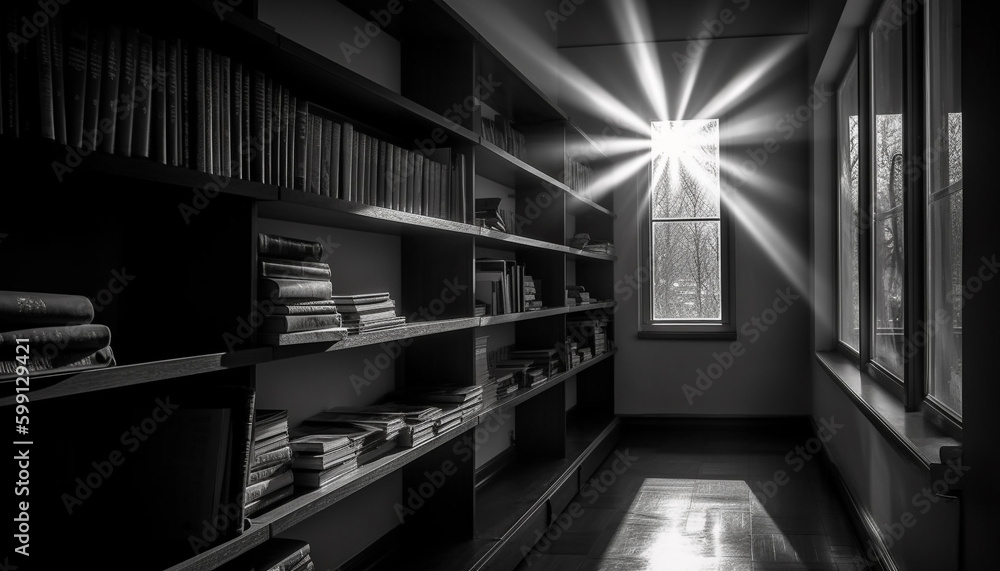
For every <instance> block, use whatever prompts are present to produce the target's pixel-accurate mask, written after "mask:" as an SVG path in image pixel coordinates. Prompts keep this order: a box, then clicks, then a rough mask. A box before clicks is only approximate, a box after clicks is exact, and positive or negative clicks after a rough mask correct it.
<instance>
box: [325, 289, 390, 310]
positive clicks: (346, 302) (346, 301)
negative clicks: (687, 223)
mask: <svg viewBox="0 0 1000 571" xmlns="http://www.w3.org/2000/svg"><path fill="white" fill-rule="evenodd" d="M330 299H331V300H333V301H335V302H337V305H338V306H341V307H347V306H350V305H367V304H371V303H383V302H386V301H389V299H390V297H389V294H388V293H387V292H383V293H358V294H338V295H334V296H332V297H331V298H330Z"/></svg>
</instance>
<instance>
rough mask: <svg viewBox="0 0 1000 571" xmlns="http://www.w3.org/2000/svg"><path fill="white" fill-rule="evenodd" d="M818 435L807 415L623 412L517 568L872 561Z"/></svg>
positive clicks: (681, 568) (833, 565)
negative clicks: (612, 442) (666, 420)
mask: <svg viewBox="0 0 1000 571" xmlns="http://www.w3.org/2000/svg"><path fill="white" fill-rule="evenodd" d="M811 437H812V434H811V433H810V431H809V430H808V427H807V426H806V425H804V424H802V423H792V424H789V423H774V422H750V423H744V422H737V421H721V422H719V423H708V422H703V423H695V422H693V423H689V424H685V425H683V426H677V425H672V426H671V427H669V428H667V427H665V426H663V425H662V424H661V425H648V424H643V425H638V424H632V423H629V424H626V427H625V431H624V435H623V438H622V440H621V443H620V444H619V446H618V452H617V453H613V454H612V455H611V457H609V458H608V460H607V461H606V462H605V463H604V465H603V466H602V467H601V468H600V469H599V470H598V471H597V472H596V473H595V478H594V479H591V480H590V482H589V483H588V486H587V487H586V488H585V489H584V490H583V491H582V492H581V493H580V494H579V495H578V496H577V497H576V498H574V499H573V502H571V503H570V506H569V508H567V510H566V511H565V512H563V515H562V516H560V518H559V519H558V520H557V521H556V522H555V523H554V524H553V525H552V527H550V528H549V531H548V533H547V534H546V535H545V536H543V537H542V538H541V539H540V540H539V542H538V543H537V544H536V545H535V546H534V549H533V550H531V551H530V552H528V555H527V557H526V558H525V560H524V561H522V563H521V565H520V566H519V567H518V570H519V571H526V570H531V571H546V570H551V569H556V570H560V571H578V570H581V571H582V570H586V571H590V570H607V571H611V570H615V571H617V570H629V571H636V570H646V569H650V570H654V569H655V570H658V571H659V570H678V571H701V570H718V571H723V570H724V571H751V570H770V569H782V570H790V569H806V570H823V571H827V570H829V571H845V570H855V569H867V567H866V565H865V562H864V560H863V558H862V556H861V551H860V550H859V549H858V543H857V541H856V538H855V536H854V535H853V533H852V531H851V527H850V523H849V521H848V519H847V516H846V514H845V511H844V508H843V506H842V505H841V503H840V501H839V497H838V496H837V494H836V492H835V489H834V488H833V486H832V484H831V483H830V482H829V481H828V478H827V477H826V476H825V475H824V466H823V462H822V459H821V458H820V457H819V456H815V457H814V456H812V455H810V454H809V453H808V451H807V447H810V445H811V447H812V449H813V450H815V444H816V442H815V441H814V442H810V438H811ZM797 447H798V448H797ZM799 450H801V454H800V453H799ZM779 471H780V472H783V473H784V474H785V475H786V476H787V479H786V478H784V477H782V476H781V473H780V472H779ZM776 473H778V474H777V477H776Z"/></svg>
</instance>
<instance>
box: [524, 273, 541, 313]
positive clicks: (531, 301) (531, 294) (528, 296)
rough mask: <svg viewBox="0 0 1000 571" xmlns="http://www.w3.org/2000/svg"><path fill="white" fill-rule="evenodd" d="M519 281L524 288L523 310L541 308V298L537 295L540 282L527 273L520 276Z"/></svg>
mask: <svg viewBox="0 0 1000 571" xmlns="http://www.w3.org/2000/svg"><path fill="white" fill-rule="evenodd" d="M521 281H522V287H523V288H524V296H523V299H524V311H538V310H539V309H542V300H540V299H538V297H537V296H538V286H539V285H540V282H539V281H536V280H535V278H533V277H531V276H529V275H527V274H525V275H524V276H523V277H522V279H521Z"/></svg>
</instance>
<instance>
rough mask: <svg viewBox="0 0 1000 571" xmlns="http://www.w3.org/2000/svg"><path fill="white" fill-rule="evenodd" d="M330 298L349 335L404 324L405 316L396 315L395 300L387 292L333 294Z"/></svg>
mask: <svg viewBox="0 0 1000 571" xmlns="http://www.w3.org/2000/svg"><path fill="white" fill-rule="evenodd" d="M332 299H333V301H334V302H336V304H337V308H338V309H339V311H340V314H341V315H342V316H343V323H344V327H346V328H347V331H348V332H349V333H350V334H351V335H357V334H359V333H368V332H370V331H378V330H380V329H389V328H391V327H399V326H400V325H406V318H405V317H400V316H398V315H396V302H395V301H393V299H392V298H391V297H389V294H388V293H364V294H353V295H335V296H333V298H332Z"/></svg>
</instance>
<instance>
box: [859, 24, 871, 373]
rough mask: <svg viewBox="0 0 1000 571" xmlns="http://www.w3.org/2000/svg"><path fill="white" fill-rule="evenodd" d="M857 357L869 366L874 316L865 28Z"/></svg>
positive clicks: (865, 40)
mask: <svg viewBox="0 0 1000 571" xmlns="http://www.w3.org/2000/svg"><path fill="white" fill-rule="evenodd" d="M858 54H860V55H859V57H858V91H859V93H860V97H859V98H858V105H859V109H858V153H859V157H860V158H859V167H858V178H859V181H858V212H859V216H858V219H859V224H860V228H859V236H858V248H859V252H858V281H859V283H860V287H859V290H860V291H859V292H858V307H859V308H858V329H859V337H860V339H859V341H858V361H859V362H860V364H861V368H862V370H866V369H867V368H868V364H869V363H870V362H871V358H872V353H873V351H872V342H873V339H874V335H873V333H874V332H873V326H874V325H873V319H872V291H873V288H874V285H873V282H872V249H873V248H874V232H873V231H872V227H873V226H874V217H873V214H872V213H873V210H874V208H873V204H872V202H873V201H872V197H873V196H874V191H873V189H874V180H875V179H874V177H873V176H872V169H873V168H874V164H873V161H872V150H873V149H874V141H875V129H874V124H873V122H872V110H873V109H874V103H873V100H872V99H873V98H874V93H873V90H872V60H871V58H872V53H871V38H870V36H869V35H868V34H867V33H865V32H859V33H858Z"/></svg>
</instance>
